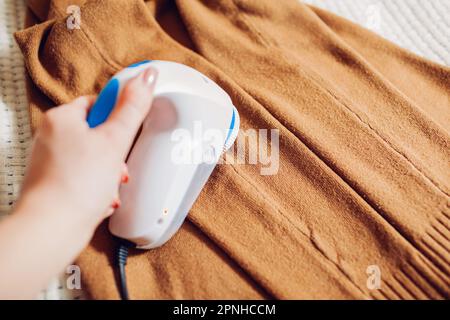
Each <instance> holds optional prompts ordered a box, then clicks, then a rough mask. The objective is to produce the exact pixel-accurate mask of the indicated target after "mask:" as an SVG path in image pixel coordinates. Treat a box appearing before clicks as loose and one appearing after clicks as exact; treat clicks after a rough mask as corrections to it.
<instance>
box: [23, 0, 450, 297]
mask: <svg viewBox="0 0 450 320" xmlns="http://www.w3.org/2000/svg"><path fill="white" fill-rule="evenodd" d="M74 3H75V4H78V5H80V7H81V28H80V29H70V28H67V21H66V20H67V15H66V13H65V10H66V8H67V5H68V4H69V1H62V0H61V1H56V0H54V1H43V0H40V1H39V0H34V1H31V0H30V1H29V6H30V8H31V9H32V12H33V15H31V16H30V19H31V20H30V23H32V21H33V20H34V22H38V23H37V24H35V25H34V26H31V27H30V28H28V29H26V30H24V31H21V32H19V33H17V34H16V39H17V41H18V43H19V46H20V48H21V49H22V52H23V54H24V57H25V61H26V66H27V68H28V72H29V75H30V77H31V79H32V81H33V84H32V86H30V99H31V105H32V112H33V113H32V117H33V123H34V124H35V125H36V124H38V123H39V117H40V113H39V111H38V110H44V109H46V108H48V107H51V106H52V105H55V104H56V105H57V104H60V103H64V102H67V101H69V100H71V99H73V98H74V97H76V96H78V95H81V94H92V93H97V92H98V91H99V90H100V89H101V88H102V86H103V85H104V84H105V82H106V81H107V80H108V79H109V78H110V77H111V76H112V75H113V74H114V73H116V72H117V71H118V70H120V69H122V68H123V67H125V66H127V65H130V64H132V63H134V62H136V61H140V60H145V59H160V60H171V61H176V62H180V63H184V64H187V65H190V66H192V67H194V68H196V69H198V70H199V71H201V72H203V73H205V74H206V75H208V76H209V77H210V78H212V79H213V80H214V81H216V82H217V83H218V84H219V85H220V86H222V87H223V88H224V89H225V90H226V91H227V92H228V93H229V94H230V96H231V98H232V100H233V102H234V104H235V105H236V107H237V108H238V110H239V113H240V115H241V126H242V130H246V129H250V128H256V129H258V128H263V129H272V128H275V129H278V130H279V135H280V142H279V149H280V158H279V164H280V165H279V170H278V172H277V174H275V175H267V176H263V175H261V174H260V170H259V169H260V166H258V165H252V164H247V165H240V164H233V165H220V166H218V167H217V168H216V170H215V172H214V173H213V175H212V177H211V179H210V181H209V182H208V184H207V185H206V187H205V189H204V190H203V192H202V194H201V195H200V198H199V199H198V201H197V202H196V204H195V205H194V207H193V209H192V210H191V212H190V213H189V218H188V221H186V223H185V224H184V225H183V227H182V228H181V230H180V231H179V232H178V233H177V234H176V236H175V237H174V238H173V239H172V240H171V241H169V242H168V243H167V244H166V245H165V246H164V247H162V248H160V249H157V250H152V251H133V252H132V255H131V257H130V259H129V263H128V266H127V268H128V277H129V290H130V293H131V296H132V298H309V299H311V298H340V299H342V298H364V299H370V298H373V299H408V298H409V299H411V298H448V297H449V296H450V286H449V283H450V277H449V275H450V253H449V248H450V241H449V239H450V230H449V227H450V207H449V194H450V185H449V181H450V179H449V178H450V170H449V169H450V167H449V145H450V140H449V132H448V128H449V123H450V112H449V110H450V108H449V107H450V96H449V85H450V70H449V69H448V68H447V67H444V66H440V65H437V64H435V63H433V62H430V61H427V60H424V59H423V58H420V57H418V56H415V55H414V54H411V53H409V52H407V51H405V50H403V49H400V48H399V47H397V46H395V45H393V44H391V43H390V42H388V41H386V40H384V39H382V38H380V37H378V36H376V35H375V34H373V33H371V32H370V31H368V30H366V29H363V28H361V27H359V26H357V25H355V24H353V23H351V22H349V21H347V20H345V19H343V18H339V17H337V16H335V15H333V14H331V13H328V12H326V11H323V10H321V9H317V8H314V7H309V6H307V5H304V4H300V3H298V2H297V1H294V0H281V1H271V0H261V1H249V0H218V1H206V0H204V1H200V0H192V1H138V0H115V1H105V0H92V1H70V4H74ZM81 53H82V54H81ZM113 249H114V244H113V241H112V239H111V236H110V235H109V234H108V232H107V227H106V225H105V224H103V225H102V226H101V227H100V228H99V229H98V231H97V233H96V235H95V237H94V239H93V241H92V244H91V245H90V246H89V247H88V248H86V250H85V251H84V252H83V253H82V254H81V256H80V257H79V259H78V264H79V265H80V267H81V270H82V273H83V280H84V285H85V287H86V288H87V289H88V291H89V293H90V294H91V296H92V297H93V298H111V299H113V298H118V291H117V287H116V283H115V281H114V275H113V267H112V264H113V263H112V258H111V257H112V253H113ZM373 267H376V268H377V270H379V271H380V272H381V274H380V275H381V286H380V287H377V288H373V287H372V286H371V285H369V283H368V274H367V273H366V271H368V270H369V271H370V270H372V269H371V268H373ZM99 270H101V272H99Z"/></svg>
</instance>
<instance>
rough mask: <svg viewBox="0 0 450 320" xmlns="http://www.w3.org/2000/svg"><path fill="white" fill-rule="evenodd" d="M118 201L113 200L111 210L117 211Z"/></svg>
mask: <svg viewBox="0 0 450 320" xmlns="http://www.w3.org/2000/svg"><path fill="white" fill-rule="evenodd" d="M120 204H121V203H120V199H117V200H114V202H113V203H112V205H111V207H112V208H113V209H118V208H119V207H120Z"/></svg>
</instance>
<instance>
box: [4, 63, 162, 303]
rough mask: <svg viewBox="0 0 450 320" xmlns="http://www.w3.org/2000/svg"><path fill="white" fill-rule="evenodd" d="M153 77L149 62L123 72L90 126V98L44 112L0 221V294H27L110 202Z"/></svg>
mask: <svg viewBox="0 0 450 320" xmlns="http://www.w3.org/2000/svg"><path fill="white" fill-rule="evenodd" d="M156 78H157V73H156V71H155V70H154V69H152V68H149V69H146V70H145V71H143V72H142V73H140V74H139V75H138V76H136V77H135V78H133V79H131V80H130V81H129V82H128V83H127V85H126V86H125V87H124V89H123V90H122V93H121V95H120V97H119V101H118V102H117V105H116V107H115V109H114V110H113V112H112V113H111V115H110V116H109V118H108V120H107V121H106V122H105V123H103V124H101V125H100V126H98V127H96V128H93V129H91V128H89V126H88V124H87V122H86V117H87V114H88V112H89V108H90V107H91V105H92V104H93V102H94V98H92V97H80V98H78V99H75V100H74V101H72V102H70V103H68V104H65V105H62V106H59V107H57V108H53V109H51V110H50V111H48V112H46V113H45V115H44V120H43V122H42V125H41V126H40V128H38V130H37V132H36V135H35V141H34V145H33V149H32V153H31V157H30V162H29V167H28V171H27V175H26V177H25V181H24V183H23V186H22V192H21V196H20V198H19V200H18V203H17V205H16V208H15V210H14V213H13V215H12V216H10V217H9V218H8V219H6V221H3V223H1V224H0V252H2V256H1V258H0V270H2V272H1V273H0V283H1V284H2V285H1V288H0V297H30V298H31V297H32V295H33V294H36V293H37V292H38V291H39V290H40V289H42V288H43V287H45V285H46V284H47V283H48V281H49V280H50V279H51V277H53V276H55V275H56V274H57V273H58V272H61V271H62V270H63V268H64V267H65V266H66V265H67V264H69V263H70V262H71V261H73V259H75V258H76V256H77V255H78V254H79V252H80V251H81V250H82V249H83V247H84V246H86V244H87V243H88V241H89V240H90V238H91V237H92V235H93V232H94V230H95V228H96V226H97V225H98V224H99V223H100V222H101V221H102V220H103V219H104V218H105V217H107V216H108V215H110V214H111V213H112V212H113V209H114V207H117V206H118V204H119V199H118V188H119V185H120V182H121V180H123V178H122V177H123V175H124V174H126V173H125V172H124V161H125V158H126V156H127V153H128V152H129V149H130V147H131V145H132V142H133V139H134V137H135V135H136V133H137V131H138V129H139V127H140V125H141V123H142V121H143V120H144V118H145V116H146V115H147V113H148V111H149V109H150V106H151V103H152V98H153V89H154V85H155V81H156ZM131 178H132V177H131ZM43 257H46V258H44V259H43Z"/></svg>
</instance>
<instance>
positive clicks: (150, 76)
mask: <svg viewBox="0 0 450 320" xmlns="http://www.w3.org/2000/svg"><path fill="white" fill-rule="evenodd" d="M157 75H158V71H156V69H154V68H152V67H150V68H148V69H146V70H145V71H144V74H143V76H142V79H143V80H144V84H145V85H146V86H148V87H151V86H152V85H153V84H154V83H155V81H156V77H157Z"/></svg>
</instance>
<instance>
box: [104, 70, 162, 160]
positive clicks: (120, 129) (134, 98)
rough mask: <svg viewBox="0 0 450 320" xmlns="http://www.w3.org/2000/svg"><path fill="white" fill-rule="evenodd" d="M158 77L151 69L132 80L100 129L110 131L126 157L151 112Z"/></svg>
mask: <svg viewBox="0 0 450 320" xmlns="http://www.w3.org/2000/svg"><path fill="white" fill-rule="evenodd" d="M157 77H158V72H157V71H156V70H155V69H154V68H151V67H150V68H148V69H145V70H144V71H142V72H141V73H140V74H138V75H137V76H136V77H134V78H132V79H130V80H129V81H128V83H127V84H126V85H125V87H124V88H123V90H122V92H121V94H120V97H119V100H118V102H117V104H116V106H115V108H114V110H113V112H112V113H111V115H110V116H109V118H108V120H107V121H106V122H105V123H104V125H103V126H101V127H100V128H99V129H100V130H106V131H108V134H109V135H110V136H111V137H112V139H113V140H114V143H115V144H116V145H117V147H118V148H119V149H120V151H121V152H122V153H123V155H124V156H125V155H126V154H127V153H128V150H129V148H130V147H131V144H132V142H133V140H134V137H135V136H136V133H137V131H138V130H139V127H140V126H141V124H142V122H143V121H144V119H145V117H146V116H147V114H148V112H149V110H150V107H151V105H152V101H153V91H154V89H155V83H156V79H157Z"/></svg>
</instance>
